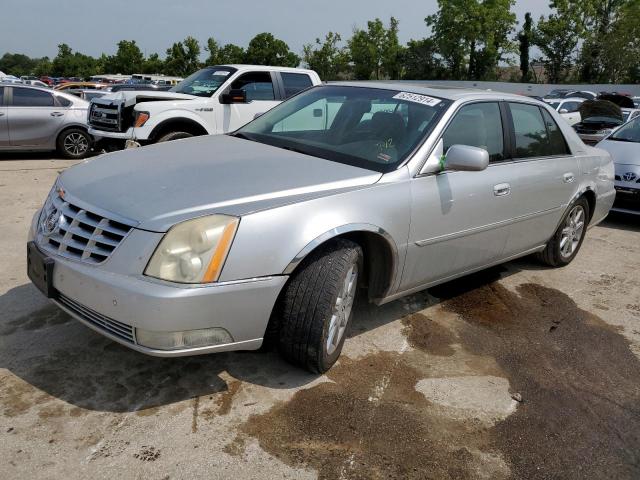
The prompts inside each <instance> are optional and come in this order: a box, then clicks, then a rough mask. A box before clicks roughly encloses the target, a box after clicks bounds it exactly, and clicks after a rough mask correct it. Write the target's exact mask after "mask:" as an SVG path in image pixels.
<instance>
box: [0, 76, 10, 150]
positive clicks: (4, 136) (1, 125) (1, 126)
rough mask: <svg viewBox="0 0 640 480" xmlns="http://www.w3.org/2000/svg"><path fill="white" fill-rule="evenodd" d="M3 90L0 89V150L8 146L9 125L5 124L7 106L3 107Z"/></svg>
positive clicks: (2, 88)
mask: <svg viewBox="0 0 640 480" xmlns="http://www.w3.org/2000/svg"><path fill="white" fill-rule="evenodd" d="M4 92H5V88H4V87H0V148H3V147H7V146H8V145H9V123H8V122H7V119H8V116H7V106H6V105H5V103H4V102H5V94H4Z"/></svg>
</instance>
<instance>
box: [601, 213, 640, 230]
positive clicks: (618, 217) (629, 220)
mask: <svg viewBox="0 0 640 480" xmlns="http://www.w3.org/2000/svg"><path fill="white" fill-rule="evenodd" d="M600 226H602V227H606V228H613V229H616V230H626V231H628V232H640V215H631V214H627V213H620V212H611V213H609V216H608V217H607V218H606V219H605V220H604V221H603V222H602V223H601V224H600Z"/></svg>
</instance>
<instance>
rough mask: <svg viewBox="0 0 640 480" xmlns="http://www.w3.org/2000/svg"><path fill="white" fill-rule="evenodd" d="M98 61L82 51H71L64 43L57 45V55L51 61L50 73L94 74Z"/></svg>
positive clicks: (68, 74) (74, 75) (63, 74)
mask: <svg viewBox="0 0 640 480" xmlns="http://www.w3.org/2000/svg"><path fill="white" fill-rule="evenodd" d="M97 67H98V61H97V60H96V59H95V58H93V57H91V56H89V55H84V54H82V53H79V52H76V53H73V50H71V47H69V45H67V44H66V43H61V44H60V45H58V55H56V57H55V58H54V59H53V61H52V62H51V75H54V76H58V77H81V78H87V77H90V76H91V75H94V74H95V72H96V70H97Z"/></svg>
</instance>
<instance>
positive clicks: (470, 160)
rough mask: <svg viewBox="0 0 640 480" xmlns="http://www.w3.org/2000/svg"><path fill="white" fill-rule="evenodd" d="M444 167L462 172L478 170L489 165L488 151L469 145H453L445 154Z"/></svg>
mask: <svg viewBox="0 0 640 480" xmlns="http://www.w3.org/2000/svg"><path fill="white" fill-rule="evenodd" d="M444 165H445V168H446V169H447V170H458V171H462V172H480V171H482V170H485V169H486V168H487V167H488V166H489V152H487V151H486V150H485V149H484V148H478V147H470V146H469V145H453V146H452V147H451V148H449V150H448V151H447V153H446V155H445V164H444Z"/></svg>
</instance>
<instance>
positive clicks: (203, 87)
mask: <svg viewBox="0 0 640 480" xmlns="http://www.w3.org/2000/svg"><path fill="white" fill-rule="evenodd" d="M235 71H236V69H235V68H231V67H207V68H203V69H202V70H198V71H197V72H196V73H194V74H192V75H189V76H188V77H187V78H185V79H184V80H183V81H181V82H180V83H179V84H178V85H176V86H175V87H173V88H172V89H170V90H169V91H170V92H176V93H186V94H189V95H196V96H198V97H210V96H211V95H213V93H214V92H215V91H216V90H218V88H220V86H221V85H222V84H223V83H224V82H226V81H227V78H229V77H230V76H231V74H232V73H233V72H235Z"/></svg>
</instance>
